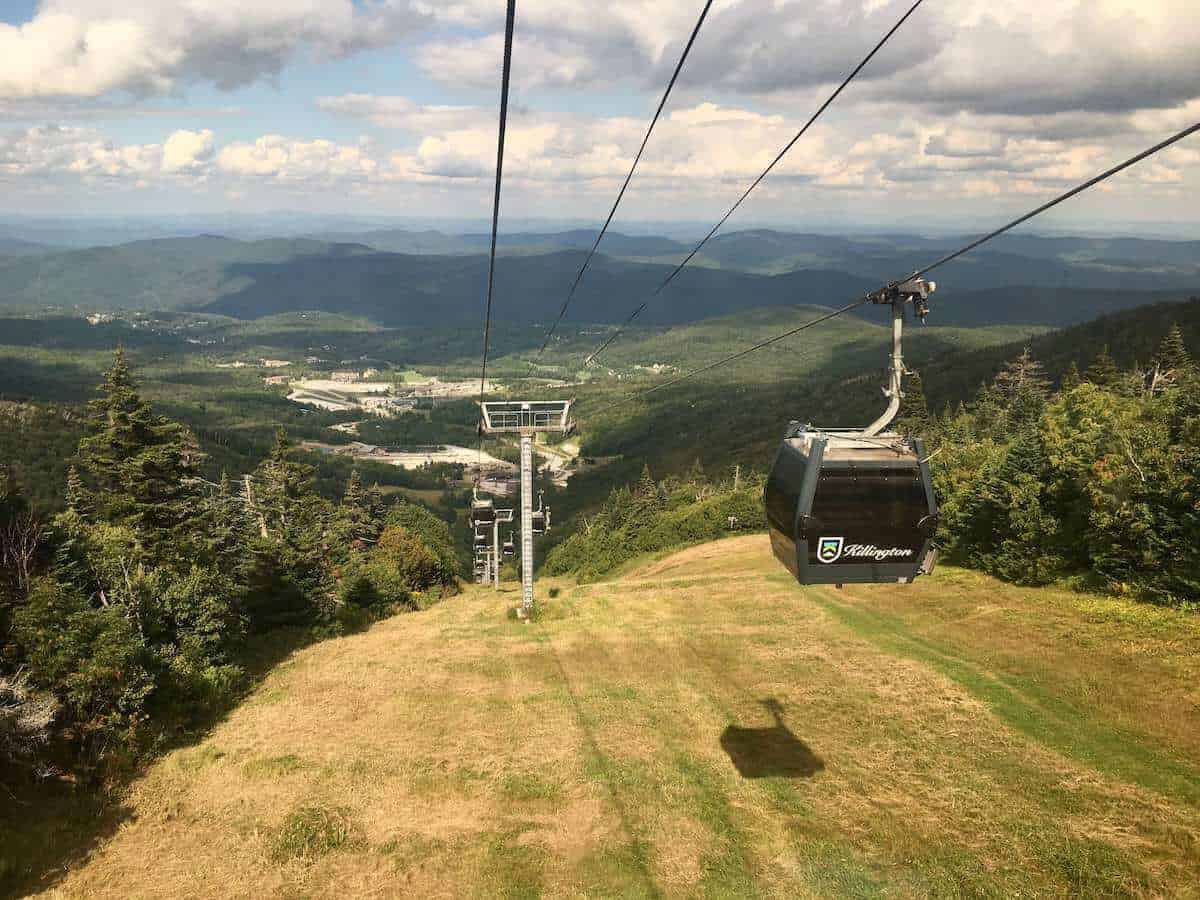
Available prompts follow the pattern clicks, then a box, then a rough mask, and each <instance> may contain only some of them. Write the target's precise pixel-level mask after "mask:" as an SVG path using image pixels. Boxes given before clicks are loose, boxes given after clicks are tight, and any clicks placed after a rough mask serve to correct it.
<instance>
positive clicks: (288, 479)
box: [258, 427, 314, 525]
mask: <svg viewBox="0 0 1200 900" xmlns="http://www.w3.org/2000/svg"><path fill="white" fill-rule="evenodd" d="M313 471H314V470H313V467H312V466H310V465H308V464H306V463H301V462H297V461H296V460H295V451H294V449H293V447H292V442H291V439H290V438H289V437H288V433H287V429H285V428H283V427H280V428H277V429H276V430H275V444H274V446H272V447H271V452H270V453H269V454H268V455H267V458H266V459H265V460H263V463H262V465H261V466H259V469H258V475H259V480H260V481H261V482H262V490H261V491H260V494H261V496H260V497H259V504H260V506H261V508H262V511H263V515H264V516H265V517H266V519H267V522H268V525H270V524H272V523H280V522H282V521H283V520H284V519H285V518H286V517H287V514H288V511H289V509H290V507H291V505H292V504H293V503H295V502H296V501H297V500H299V499H301V498H302V497H304V496H305V495H307V494H311V493H312V491H313Z"/></svg>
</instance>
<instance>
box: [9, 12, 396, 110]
mask: <svg viewBox="0 0 1200 900" xmlns="http://www.w3.org/2000/svg"><path fill="white" fill-rule="evenodd" d="M418 21H419V17H418V16H417V14H415V13H413V12H412V11H411V9H409V8H408V4H407V0H377V2H373V3H370V4H367V5H363V4H361V3H356V2H355V0H253V2H241V0H203V2H199V0H44V2H43V3H42V4H41V6H40V7H39V9H38V12H37V14H36V15H35V16H34V18H33V19H32V20H30V21H29V22H26V23H25V24H23V25H19V26H14V25H7V24H0V97H8V98H46V97H71V96H75V97H98V96H100V95H102V94H105V93H108V92H110V91H117V90H127V91H133V92H137V93H162V92H166V91H169V90H172V89H174V88H176V87H178V86H179V85H180V84H182V83H187V82H192V81H203V82H209V83H212V84H215V85H217V86H218V87H222V88H233V87H237V86H240V85H244V84H248V83H250V82H253V81H255V80H257V79H259V78H262V77H264V76H270V75H273V74H275V73H278V72H279V71H280V70H281V69H282V68H283V66H284V65H285V64H286V63H287V62H288V61H289V60H290V59H292V58H293V57H294V56H295V55H297V54H298V53H300V52H302V51H305V50H308V51H311V52H313V53H316V54H319V55H322V56H341V55H345V54H347V53H351V52H353V51H355V50H357V49H360V48H363V47H370V46H379V45H382V44H386V43H388V42H390V41H393V40H395V39H396V37H397V36H398V35H400V34H401V33H403V32H404V31H406V30H407V29H409V28H410V27H412V26H413V25H414V24H416V23H417V22H418Z"/></svg>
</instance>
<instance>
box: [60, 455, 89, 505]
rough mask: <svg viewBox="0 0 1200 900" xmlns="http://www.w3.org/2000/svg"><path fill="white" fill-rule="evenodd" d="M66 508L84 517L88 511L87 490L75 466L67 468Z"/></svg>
mask: <svg viewBox="0 0 1200 900" xmlns="http://www.w3.org/2000/svg"><path fill="white" fill-rule="evenodd" d="M66 499H67V509H69V510H71V511H72V512H76V513H79V515H81V516H84V517H86V516H87V514H88V511H89V506H90V499H89V497H88V490H87V488H86V487H84V484H83V479H82V478H80V477H79V470H78V469H77V468H75V466H73V465H72V466H71V467H70V468H69V469H67V497H66Z"/></svg>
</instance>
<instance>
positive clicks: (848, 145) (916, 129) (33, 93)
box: [0, 0, 1200, 229]
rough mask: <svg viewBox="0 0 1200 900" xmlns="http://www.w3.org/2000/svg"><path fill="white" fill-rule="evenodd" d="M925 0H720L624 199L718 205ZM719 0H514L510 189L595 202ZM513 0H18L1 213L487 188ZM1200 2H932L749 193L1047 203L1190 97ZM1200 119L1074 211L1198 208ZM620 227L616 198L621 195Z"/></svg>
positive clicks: (537, 200)
mask: <svg viewBox="0 0 1200 900" xmlns="http://www.w3.org/2000/svg"><path fill="white" fill-rule="evenodd" d="M910 2H911V0H902V2H892V0H717V2H716V3H715V4H714V6H713V10H712V12H711V13H710V15H709V18H708V21H707V23H706V25H705V27H704V30H703V31H702V32H701V35H700V37H699V40H698V41H697V44H696V47H695V49H694V50H693V53H692V56H691V58H690V59H689V61H688V65H687V67H686V69H685V70H684V74H683V77H682V79H681V82H680V85H679V86H678V87H677V89H676V92H675V94H674V95H673V97H672V99H671V102H670V104H669V106H668V110H667V113H666V118H665V119H664V120H663V121H662V122H660V125H659V127H658V129H657V130H656V132H655V134H654V137H653V138H652V139H651V143H650V146H649V148H648V150H647V154H646V156H645V157H644V159H643V164H642V166H641V168H640V169H639V174H638V176H637V177H636V179H635V182H634V184H633V186H632V188H631V190H630V193H629V194H628V195H627V198H626V201H625V204H624V205H623V207H622V212H621V214H620V218H624V219H627V220H634V219H641V220H664V221H665V220H683V219H688V220H695V221H704V220H711V219H715V218H716V217H717V216H719V215H720V213H721V212H722V211H723V210H724V209H725V208H726V207H728V205H729V204H730V203H731V202H732V200H733V199H735V198H736V197H737V195H738V194H739V193H740V192H741V190H742V188H743V187H744V185H745V184H746V183H748V181H749V180H750V179H752V178H753V177H754V176H755V175H756V174H757V172H758V171H760V170H761V168H762V167H763V166H765V164H766V163H767V162H768V161H769V160H770V159H771V158H772V157H773V156H774V155H775V153H777V152H778V150H779V149H780V148H781V147H782V146H783V145H784V144H785V143H786V142H787V140H788V139H789V138H790V137H791V136H792V135H793V134H794V133H795V131H796V130H797V128H798V127H799V126H800V125H801V124H802V123H803V122H804V120H805V119H807V117H808V116H809V114H810V113H811V112H812V111H813V110H814V109H815V108H816V106H817V105H819V103H820V102H821V101H822V100H823V99H824V97H825V96H826V95H827V94H828V93H829V91H830V90H831V89H832V87H833V86H834V85H835V84H836V83H837V82H838V81H839V80H840V79H841V78H842V76H843V75H844V74H845V73H846V72H847V71H849V69H850V68H852V67H853V66H854V65H855V64H856V63H857V61H858V60H859V59H860V58H861V57H862V56H863V55H864V54H865V53H866V52H867V50H869V49H870V47H871V46H872V45H873V44H874V43H875V41H877V40H878V38H879V37H880V36H882V34H883V33H884V32H885V31H886V30H887V29H888V28H889V27H890V26H891V25H892V23H893V22H894V21H895V20H896V19H897V18H898V17H899V16H900V14H901V13H902V12H903V11H904V10H905V9H906V8H907V7H908V6H909V4H910ZM701 5H702V3H701V0H605V2H595V0H518V3H517V29H516V32H517V37H516V46H515V51H514V73H513V77H514V81H513V96H512V102H513V104H514V108H513V110H512V115H511V118H510V127H509V146H508V158H507V162H506V174H507V176H508V177H507V178H506V182H505V194H504V210H505V212H506V213H508V214H510V215H521V216H548V217H562V216H567V217H570V218H573V219H588V218H590V217H598V218H602V216H603V214H604V212H605V211H606V209H607V205H608V204H609V203H611V199H612V196H613V194H614V193H615V191H616V189H617V187H618V186H619V184H620V180H621V178H623V176H624V174H625V172H626V170H627V169H628V166H629V164H630V162H631V159H632V154H633V153H634V152H635V151H636V149H637V146H638V143H639V142H640V140H641V137H642V134H643V132H644V130H645V126H646V122H647V120H648V117H649V115H650V114H651V113H652V111H653V109H654V106H655V104H656V103H657V101H658V98H659V96H660V95H661V92H662V88H663V85H664V84H665V82H666V79H667V77H668V76H669V74H670V71H671V69H672V67H673V66H674V64H675V62H676V60H677V59H678V56H679V53H680V50H681V47H682V42H683V41H684V40H685V39H686V37H687V34H688V33H689V31H690V29H691V28H692V26H693V24H694V23H695V19H696V16H697V15H698V13H699V9H700V6H701ZM503 15H504V2H503V0H0V117H2V121H3V124H0V190H2V191H3V194H2V197H0V212H3V213H10V214H11V213H14V212H30V211H46V212H64V211H77V212H84V213H109V212H119V213H131V212H151V213H170V212H201V211H203V212H210V211H221V210H230V209H237V210H244V211H265V210H277V209H307V210H312V211H321V212H344V213H366V212H369V213H371V214H376V215H391V214H395V215H409V216H416V215H430V216H439V217H449V216H463V217H481V216H483V215H484V214H486V212H487V211H488V209H489V203H490V183H489V180H490V177H491V169H492V166H493V163H494V153H495V130H496V105H497V100H498V91H499V89H498V81H499V69H500V55H501V43H502V30H503V25H504V22H503ZM1198 47H1200V8H1198V6H1197V2H1196V0H1011V2H1006V3H997V2H995V0H926V2H925V4H924V5H923V6H922V7H921V8H920V9H919V10H918V11H917V12H916V13H915V14H914V15H913V17H912V18H911V19H910V20H909V21H908V23H907V24H906V25H905V26H904V28H903V29H902V31H901V32H900V33H898V34H897V36H896V38H895V39H893V41H892V42H891V43H890V44H889V45H888V46H887V47H886V48H885V49H884V50H883V51H882V52H881V53H880V54H879V55H878V56H877V57H876V58H875V60H874V61H873V62H872V63H871V64H870V65H869V66H868V68H867V69H865V70H864V72H863V74H862V75H861V76H860V78H859V80H858V81H856V82H855V83H854V84H853V85H852V86H851V87H850V89H849V90H848V91H847V92H846V93H845V94H844V95H843V97H842V99H841V100H839V101H838V103H837V104H835V105H834V106H833V107H832V108H831V109H830V110H829V112H828V113H827V114H826V116H825V117H824V118H823V119H822V122H821V124H820V125H819V127H817V128H815V129H813V131H811V132H810V133H809V135H808V136H806V137H805V138H804V139H803V140H802V141H801V142H800V143H799V144H797V146H796V147H795V148H794V150H793V151H792V152H791V154H790V155H789V156H788V158H787V160H786V164H784V165H782V166H781V167H780V168H779V169H778V170H777V171H776V173H775V174H774V175H773V176H772V178H771V179H770V180H769V181H768V182H767V183H765V184H764V185H763V187H762V188H761V189H760V191H759V192H758V193H756V194H755V195H754V197H753V199H752V200H751V201H750V202H749V203H748V204H747V206H746V207H745V208H744V212H742V213H739V216H740V218H741V220H742V221H743V222H751V221H753V222H779V223H787V222H794V223H796V224H797V225H805V226H812V225H820V224H821V223H822V222H828V223H831V224H836V223H840V222H846V221H849V222H858V223H863V224H875V225H879V226H881V227H888V226H893V225H894V226H901V227H907V226H912V225H914V224H919V223H920V222H921V221H923V220H929V221H933V220H939V219H940V220H944V221H951V220H964V221H965V220H968V219H969V220H972V221H974V220H977V221H978V222H979V224H980V225H981V226H982V225H986V224H989V223H992V222H994V221H996V220H997V217H999V216H1001V215H1003V214H1004V213H1005V212H1011V211H1014V210H1017V209H1020V208H1021V207H1024V206H1031V205H1034V204H1035V202H1036V201H1037V200H1038V199H1040V198H1043V197H1047V196H1050V195H1051V194H1053V193H1055V192H1057V191H1060V190H1062V189H1063V188H1064V187H1066V186H1069V185H1070V184H1071V183H1073V182H1075V181H1078V180H1082V179H1084V178H1086V177H1088V176H1089V175H1091V174H1093V173H1094V172H1097V171H1099V170H1101V169H1103V168H1105V167H1106V166H1108V165H1110V164H1112V163H1113V162H1116V161H1118V160H1120V159H1123V158H1124V157H1126V156H1128V155H1130V154H1131V153H1133V152H1135V151H1136V150H1138V149H1141V148H1143V147H1145V146H1149V145H1150V144H1152V143H1155V142H1157V141H1158V140H1160V139H1162V138H1163V137H1165V136H1166V135H1168V134H1170V133H1171V132H1173V131H1175V130H1178V129H1179V128H1181V127H1183V126H1184V125H1187V124H1191V123H1193V122H1196V121H1200V55H1198V53H1197V48H1198ZM1198 186H1200V139H1192V140H1191V141H1190V142H1186V143H1184V144H1181V145H1179V146H1178V147H1177V148H1176V149H1173V150H1171V151H1168V152H1166V153H1164V154H1162V155H1161V156H1159V157H1158V158H1156V160H1154V161H1151V162H1147V163H1145V164H1143V165H1142V166H1141V167H1139V168H1138V169H1136V170H1133V171H1132V172H1130V173H1127V174H1126V175H1125V176H1122V177H1121V178H1120V180H1119V181H1116V182H1114V183H1112V184H1111V185H1110V186H1107V187H1106V189H1105V190H1103V191H1096V192H1093V194H1092V195H1090V196H1087V197H1085V198H1082V199H1081V200H1080V201H1079V202H1077V203H1074V204H1073V205H1072V206H1071V208H1070V209H1069V210H1066V211H1064V212H1063V213H1062V214H1061V216H1060V217H1059V220H1058V221H1059V222H1061V224H1072V223H1076V222H1080V223H1087V222H1090V221H1095V222H1105V223H1117V224H1120V223H1128V225H1129V227H1130V228H1131V229H1133V228H1134V227H1135V226H1139V227H1141V226H1146V227H1149V226H1148V223H1166V222H1172V221H1186V222H1190V223H1196V222H1200V210H1198V209H1197V202H1196V198H1197V197H1198V196H1200V194H1198V193H1197V190H1196V189H1197V187H1198ZM618 227H619V220H618Z"/></svg>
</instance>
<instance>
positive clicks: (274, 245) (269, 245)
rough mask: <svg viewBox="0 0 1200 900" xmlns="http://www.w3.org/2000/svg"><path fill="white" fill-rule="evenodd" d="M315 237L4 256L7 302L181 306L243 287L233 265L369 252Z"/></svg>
mask: <svg viewBox="0 0 1200 900" xmlns="http://www.w3.org/2000/svg"><path fill="white" fill-rule="evenodd" d="M370 252H371V251H370V250H369V249H368V248H366V247H356V246H354V245H343V244H336V245H334V244H323V243H320V242H318V241H310V240H283V239H273V240H265V241H254V242H243V241H235V240H231V239H229V238H225V237H217V236H214V235H202V236H199V237H190V238H160V239H156V240H148V241H136V242H134V243H130V244H121V245H118V246H115V247H91V248H88V249H86V250H71V251H66V252H56V253H45V254H41V255H38V256H26V257H12V258H6V259H0V308H5V309H35V310H36V309H44V308H46V307H63V308H68V309H69V308H75V307H79V308H82V309H106V308H122V309H177V308H181V307H188V306H200V305H203V304H205V303H210V302H212V301H213V299H214V298H216V297H219V296H221V295H222V294H224V293H227V292H230V291H236V290H237V289H238V288H239V287H241V286H242V284H241V283H239V282H238V277H239V276H238V275H237V274H236V272H234V271H233V269H232V266H234V265H236V264H239V263H252V262H259V263H284V262H286V261H289V260H297V259H303V258H305V257H309V256H320V257H322V258H324V259H330V260H335V259H337V258H339V257H342V256H347V255H353V254H369V253H370Z"/></svg>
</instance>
